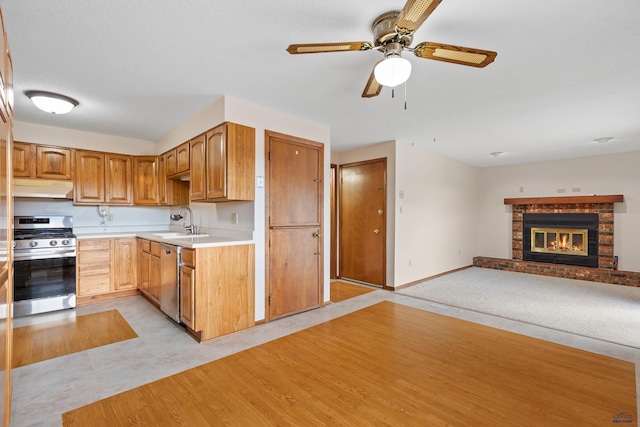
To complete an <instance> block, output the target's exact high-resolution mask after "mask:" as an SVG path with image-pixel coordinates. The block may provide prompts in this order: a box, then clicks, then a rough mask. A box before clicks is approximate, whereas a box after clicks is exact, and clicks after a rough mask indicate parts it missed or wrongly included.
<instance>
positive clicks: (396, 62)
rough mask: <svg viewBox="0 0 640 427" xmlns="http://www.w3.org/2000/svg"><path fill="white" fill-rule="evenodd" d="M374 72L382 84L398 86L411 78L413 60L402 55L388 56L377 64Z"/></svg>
mask: <svg viewBox="0 0 640 427" xmlns="http://www.w3.org/2000/svg"><path fill="white" fill-rule="evenodd" d="M373 73H374V75H375V76H376V81H377V82H378V83H379V84H381V85H382V86H387V87H396V86H398V85H400V84H402V83H404V82H406V81H407V80H408V79H409V76H410V75H411V62H410V61H409V60H408V59H404V58H401V57H400V56H388V57H387V58H385V59H384V60H382V61H380V62H379V63H378V65H376V67H375V69H374V70H373Z"/></svg>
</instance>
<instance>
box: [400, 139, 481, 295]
mask: <svg viewBox="0 0 640 427" xmlns="http://www.w3.org/2000/svg"><path fill="white" fill-rule="evenodd" d="M396 156H397V157H396V161H397V165H398V166H397V169H396V185H397V191H396V200H395V203H396V253H395V262H396V268H395V269H396V275H395V282H396V286H401V285H404V284H407V283H411V282H414V281H417V280H420V279H423V278H426V277H430V276H434V275H436V274H440V273H443V272H446V271H451V270H454V269H457V268H461V267H465V266H468V265H471V264H472V263H473V257H474V256H475V255H476V254H477V245H476V238H475V236H476V228H477V226H478V220H477V218H476V206H477V203H478V191H477V181H478V168H476V167H474V166H470V165H467V164H465V163H461V162H459V161H456V160H452V159H450V158H447V157H444V156H441V155H439V154H436V153H433V152H430V151H427V150H426V149H424V148H422V147H421V144H420V143H419V142H418V141H415V142H404V141H403V142H398V143H397V144H396ZM400 191H403V192H404V198H403V199H401V198H400V197H399V193H400Z"/></svg>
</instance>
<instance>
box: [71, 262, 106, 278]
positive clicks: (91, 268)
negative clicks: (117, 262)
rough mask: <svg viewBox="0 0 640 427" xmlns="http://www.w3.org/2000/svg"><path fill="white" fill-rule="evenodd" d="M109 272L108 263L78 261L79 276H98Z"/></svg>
mask: <svg viewBox="0 0 640 427" xmlns="http://www.w3.org/2000/svg"><path fill="white" fill-rule="evenodd" d="M109 274H111V268H110V267H109V263H86V264H80V263H78V275H79V276H98V275H109Z"/></svg>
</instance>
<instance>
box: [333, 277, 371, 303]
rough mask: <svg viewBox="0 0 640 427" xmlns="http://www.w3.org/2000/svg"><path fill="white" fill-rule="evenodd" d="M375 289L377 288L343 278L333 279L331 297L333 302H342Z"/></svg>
mask: <svg viewBox="0 0 640 427" xmlns="http://www.w3.org/2000/svg"><path fill="white" fill-rule="evenodd" d="M373 291H375V289H374V288H371V287H368V286H364V285H355V284H353V283H348V282H343V281H341V280H333V281H332V282H331V297H330V299H331V302H340V301H344V300H347V299H349V298H353V297H357V296H359V295H364V294H367V293H369V292H373Z"/></svg>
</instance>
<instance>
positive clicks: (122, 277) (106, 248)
mask: <svg viewBox="0 0 640 427" xmlns="http://www.w3.org/2000/svg"><path fill="white" fill-rule="evenodd" d="M77 252H78V254H77V260H76V281H77V290H76V292H77V297H78V304H85V303H89V302H95V301H103V300H107V299H112V298H117V297H121V296H127V295H134V294H136V293H137V290H136V283H137V278H136V238H135V237H131V238H114V239H110V238H104V239H102V238H98V239H79V240H78V247H77Z"/></svg>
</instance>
